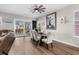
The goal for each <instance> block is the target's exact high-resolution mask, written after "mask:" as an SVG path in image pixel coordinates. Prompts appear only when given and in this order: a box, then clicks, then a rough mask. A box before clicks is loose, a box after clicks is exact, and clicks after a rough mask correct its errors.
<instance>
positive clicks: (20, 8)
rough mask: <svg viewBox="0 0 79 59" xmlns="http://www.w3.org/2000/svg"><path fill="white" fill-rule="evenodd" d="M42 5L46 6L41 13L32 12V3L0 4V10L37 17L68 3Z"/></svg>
mask: <svg viewBox="0 0 79 59" xmlns="http://www.w3.org/2000/svg"><path fill="white" fill-rule="evenodd" d="M43 5H44V7H45V8H46V10H45V12H43V13H32V11H31V9H32V7H33V4H0V11H1V12H6V13H12V14H17V15H22V16H26V17H30V18H38V17H41V16H44V15H46V14H49V13H51V12H55V11H56V10H58V9H61V8H64V7H66V6H69V4H43Z"/></svg>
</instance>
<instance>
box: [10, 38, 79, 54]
mask: <svg viewBox="0 0 79 59" xmlns="http://www.w3.org/2000/svg"><path fill="white" fill-rule="evenodd" d="M53 45H54V46H53V48H50V49H46V48H45V47H44V46H38V47H35V45H34V44H33V43H32V42H31V39H30V37H26V38H24V37H19V38H16V39H15V41H14V43H13V45H12V47H11V49H10V51H9V55H78V54H79V49H78V48H74V47H69V46H67V45H64V44H61V43H59V42H54V44H53Z"/></svg>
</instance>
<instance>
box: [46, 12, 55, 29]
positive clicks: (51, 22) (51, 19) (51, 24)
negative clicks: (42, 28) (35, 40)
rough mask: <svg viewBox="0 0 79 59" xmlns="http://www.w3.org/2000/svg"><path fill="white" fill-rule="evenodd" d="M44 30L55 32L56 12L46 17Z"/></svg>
mask: <svg viewBox="0 0 79 59" xmlns="http://www.w3.org/2000/svg"><path fill="white" fill-rule="evenodd" d="M46 28H47V29H52V30H56V12H54V13H51V14H48V15H47V16H46Z"/></svg>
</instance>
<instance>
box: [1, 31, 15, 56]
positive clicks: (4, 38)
mask: <svg viewBox="0 0 79 59" xmlns="http://www.w3.org/2000/svg"><path fill="white" fill-rule="evenodd" d="M2 32H3V31H1V32H0V35H1V33H2ZM14 40H15V36H14V33H13V32H12V31H9V32H5V34H4V35H1V36H0V54H1V55H8V53H9V51H10V48H11V46H12V44H13V42H14Z"/></svg>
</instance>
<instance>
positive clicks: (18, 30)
mask: <svg viewBox="0 0 79 59" xmlns="http://www.w3.org/2000/svg"><path fill="white" fill-rule="evenodd" d="M29 31H30V22H26V21H20V20H16V21H15V35H16V36H27V35H29Z"/></svg>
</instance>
